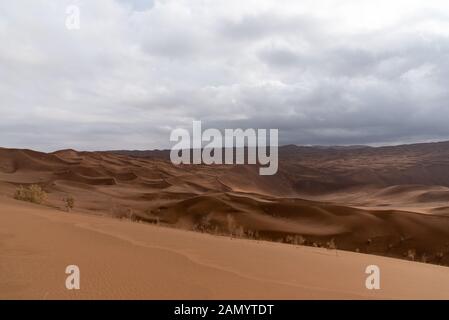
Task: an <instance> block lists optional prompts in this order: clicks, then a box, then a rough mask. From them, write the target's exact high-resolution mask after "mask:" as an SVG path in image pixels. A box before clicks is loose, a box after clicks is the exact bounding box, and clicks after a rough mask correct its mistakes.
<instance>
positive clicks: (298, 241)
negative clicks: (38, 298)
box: [285, 234, 306, 245]
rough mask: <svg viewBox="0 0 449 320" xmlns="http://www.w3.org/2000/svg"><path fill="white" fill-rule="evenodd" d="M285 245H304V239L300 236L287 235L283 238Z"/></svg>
mask: <svg viewBox="0 0 449 320" xmlns="http://www.w3.org/2000/svg"><path fill="white" fill-rule="evenodd" d="M285 242H286V243H291V244H294V245H304V244H305V243H306V239H305V238H304V237H303V236H301V235H298V234H296V235H288V236H286V237H285Z"/></svg>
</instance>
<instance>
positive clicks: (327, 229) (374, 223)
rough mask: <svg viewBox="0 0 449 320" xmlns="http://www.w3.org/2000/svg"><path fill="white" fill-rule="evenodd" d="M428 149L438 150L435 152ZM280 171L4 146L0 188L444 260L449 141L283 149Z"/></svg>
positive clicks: (56, 202)
mask: <svg viewBox="0 0 449 320" xmlns="http://www.w3.org/2000/svg"><path fill="white" fill-rule="evenodd" d="M432 150H433V151H432ZM279 154H280V157H281V158H280V172H279V173H278V174H277V175H275V176H260V175H259V174H258V169H257V167H256V166H246V165H244V166H225V165H217V166H205V165H196V166H195V165H190V166H188V165H181V166H174V165H172V164H171V162H170V161H169V160H167V159H165V158H164V157H165V155H166V153H164V152H162V151H160V152H146V153H143V155H142V154H141V153H135V152H131V154H129V153H126V154H121V153H120V152H77V151H74V150H63V151H58V152H54V153H42V152H36V151H31V150H18V149H2V148H0V195H5V196H7V197H10V198H12V197H13V195H14V193H15V191H16V190H17V189H18V188H19V187H20V186H25V187H26V186H30V185H33V184H37V185H39V186H41V187H42V188H43V189H44V190H45V191H46V192H47V193H48V200H47V201H46V202H45V203H44V205H45V206H51V207H54V208H59V209H61V210H64V202H63V199H64V198H65V197H67V196H70V197H73V199H74V200H75V208H76V209H77V210H78V211H80V212H84V213H88V214H93V215H104V216H110V217H116V218H126V219H131V220H137V221H144V222H149V223H158V224H160V225H166V226H173V227H176V228H180V229H185V230H193V231H200V232H206V233H211V234H216V235H234V236H237V237H244V238H251V239H256V240H270V241H275V242H284V243H293V244H304V245H308V246H315V247H334V245H335V246H336V247H337V248H339V249H343V250H349V251H354V252H361V253H368V254H376V255H383V256H388V257H396V258H403V259H409V260H415V261H423V262H430V263H434V264H438V265H449V215H448V214H447V212H448V209H447V208H448V203H449V175H447V174H446V170H445V169H444V168H446V166H447V164H446V162H445V160H444V159H445V157H446V156H448V155H449V144H448V143H445V144H444V143H443V144H430V147H429V146H428V145H427V144H426V145H415V146H408V147H407V148H405V147H402V146H399V147H392V148H361V149H360V148H355V149H332V148H331V149H329V148H328V149H322V148H304V147H291V146H287V147H282V148H280V151H279Z"/></svg>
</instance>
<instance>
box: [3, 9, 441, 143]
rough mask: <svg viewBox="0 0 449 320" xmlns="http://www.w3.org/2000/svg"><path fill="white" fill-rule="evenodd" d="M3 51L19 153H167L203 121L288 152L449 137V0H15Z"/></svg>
mask: <svg viewBox="0 0 449 320" xmlns="http://www.w3.org/2000/svg"><path fill="white" fill-rule="evenodd" d="M69 5H76V6H78V7H79V9H80V29H79V30H69V29H67V28H66V19H67V13H66V9H67V6H69ZM0 41H1V45H0V146H4V147H18V148H32V149H37V150H43V151H53V150H57V149H62V148H75V149H79V150H107V149H154V148H168V147H169V146H170V141H169V136H170V131H171V130H172V129H175V128H178V127H185V128H189V127H191V125H192V120H202V121H203V122H204V125H203V126H204V127H216V128H221V129H222V128H238V127H241V128H278V129H279V138H280V143H281V144H288V143H294V144H324V145H333V144H374V145H377V144H394V143H403V142H415V141H432V140H445V139H449V81H448V80H449V3H448V1H447V0H443V1H429V0H427V1H413V0H394V1H391V0H388V1H382V0H376V1H372V0H366V1H361V0H346V1H345V0H338V1H331V0H328V1H326V0H319V1H317V0H313V1H308V0H300V1H299V0H298V1H279V0H273V1H265V0H255V1H249V0H237V1H233V0H226V1H208V0H198V1H196V0H190V1H184V0H153V1H151V0H101V1H92V0H85V1H81V0H71V1H66V0H63V1H54V0H48V1H45V0H28V1H25V0H17V1H1V3H0Z"/></svg>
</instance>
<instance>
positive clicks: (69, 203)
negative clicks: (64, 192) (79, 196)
mask: <svg viewBox="0 0 449 320" xmlns="http://www.w3.org/2000/svg"><path fill="white" fill-rule="evenodd" d="M62 201H63V202H64V205H65V208H66V210H67V211H70V210H73V208H74V207H75V199H74V198H73V197H72V196H67V197H65V198H64V199H62Z"/></svg>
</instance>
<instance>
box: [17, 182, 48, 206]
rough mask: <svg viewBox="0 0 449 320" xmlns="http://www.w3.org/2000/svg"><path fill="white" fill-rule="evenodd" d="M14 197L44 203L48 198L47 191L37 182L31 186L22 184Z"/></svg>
mask: <svg viewBox="0 0 449 320" xmlns="http://www.w3.org/2000/svg"><path fill="white" fill-rule="evenodd" d="M14 199H16V200H21V201H27V202H31V203H36V204H42V203H43V202H44V201H45V200H46V199H47V193H46V192H45V191H44V190H43V189H42V188H41V186H39V185H37V184H33V185H31V186H29V187H26V188H25V187H23V186H20V187H19V189H17V190H16V193H15V194H14Z"/></svg>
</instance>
